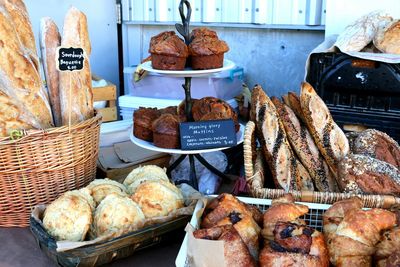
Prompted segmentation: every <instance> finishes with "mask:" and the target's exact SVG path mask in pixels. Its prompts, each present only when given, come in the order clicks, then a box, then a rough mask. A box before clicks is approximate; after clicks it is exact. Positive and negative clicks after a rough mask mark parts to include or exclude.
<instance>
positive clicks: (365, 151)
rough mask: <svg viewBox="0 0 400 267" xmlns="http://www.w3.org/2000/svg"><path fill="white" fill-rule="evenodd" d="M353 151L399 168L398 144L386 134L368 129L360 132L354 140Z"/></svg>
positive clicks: (399, 151) (399, 154)
mask: <svg viewBox="0 0 400 267" xmlns="http://www.w3.org/2000/svg"><path fill="white" fill-rule="evenodd" d="M354 153H356V154H362V155H367V156H370V157H373V158H376V159H379V160H382V161H385V162H387V163H390V164H392V165H393V166H395V167H396V168H398V169H399V168H400V147H399V144H398V143H397V142H396V141H395V140H394V139H393V138H391V137H390V136H388V135H387V134H385V133H383V132H381V131H378V130H375V129H368V130H365V131H363V132H361V133H360V134H359V135H358V136H357V138H356V139H355V141H354Z"/></svg>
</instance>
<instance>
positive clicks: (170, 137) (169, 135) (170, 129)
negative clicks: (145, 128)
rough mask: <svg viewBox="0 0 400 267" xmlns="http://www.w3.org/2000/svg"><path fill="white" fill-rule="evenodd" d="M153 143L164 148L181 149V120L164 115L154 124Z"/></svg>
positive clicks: (173, 116) (170, 115)
mask: <svg viewBox="0 0 400 267" xmlns="http://www.w3.org/2000/svg"><path fill="white" fill-rule="evenodd" d="M153 143H154V145H155V146H157V147H162V148H179V147H180V137H179V119H178V117H177V116H175V115H172V114H168V113H166V114H162V115H161V116H160V117H159V118H158V119H156V120H155V121H154V122H153Z"/></svg>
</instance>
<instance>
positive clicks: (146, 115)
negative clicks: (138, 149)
mask: <svg viewBox="0 0 400 267" xmlns="http://www.w3.org/2000/svg"><path fill="white" fill-rule="evenodd" d="M158 117H159V112H158V111H157V109H156V108H143V107H140V108H139V109H138V110H136V111H135V112H134V114H133V135H134V136H135V137H136V138H139V139H142V140H146V141H149V142H151V141H153V130H152V124H153V121H154V120H155V119H157V118H158Z"/></svg>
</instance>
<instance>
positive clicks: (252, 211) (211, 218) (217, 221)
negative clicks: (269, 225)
mask: <svg viewBox="0 0 400 267" xmlns="http://www.w3.org/2000/svg"><path fill="white" fill-rule="evenodd" d="M261 217H262V214H261V212H260V211H259V210H258V209H257V208H249V207H248V205H246V204H244V203H242V202H241V201H239V200H238V199H237V198H235V197H234V196H232V195H230V194H222V195H220V196H219V197H217V198H216V199H214V200H213V201H212V202H211V203H210V204H209V205H208V206H207V208H206V215H205V216H204V218H203V220H202V223H201V228H210V227H213V226H216V225H218V226H223V225H233V227H234V228H235V230H236V231H237V232H238V233H239V235H240V237H241V238H242V239H243V241H244V242H245V244H246V245H247V247H248V249H249V251H250V254H251V255H252V256H253V257H254V259H257V258H258V253H259V235H260V232H261V228H260V226H259V225H258V224H257V222H256V221H255V220H254V218H256V219H257V220H260V218H261Z"/></svg>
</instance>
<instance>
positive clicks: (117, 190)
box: [86, 178, 128, 206]
mask: <svg viewBox="0 0 400 267" xmlns="http://www.w3.org/2000/svg"><path fill="white" fill-rule="evenodd" d="M86 188H87V189H89V190H90V192H91V195H92V197H93V199H94V201H95V202H96V206H97V205H99V203H100V202H101V201H102V200H103V199H104V198H105V197H106V196H107V195H110V194H111V193H114V194H117V195H120V196H128V195H127V189H126V187H125V186H124V185H123V184H121V183H118V182H116V181H113V180H111V179H108V178H105V179H96V180H93V181H92V182H91V183H90V184H89V185H88V186H87V187H86Z"/></svg>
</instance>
